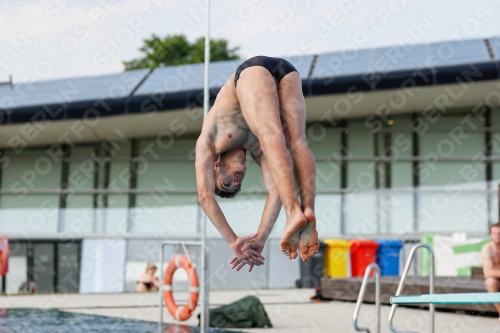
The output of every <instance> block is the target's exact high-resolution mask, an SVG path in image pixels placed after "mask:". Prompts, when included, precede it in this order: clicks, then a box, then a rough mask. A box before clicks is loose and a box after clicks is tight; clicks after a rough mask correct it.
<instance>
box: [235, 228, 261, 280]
mask: <svg viewBox="0 0 500 333" xmlns="http://www.w3.org/2000/svg"><path fill="white" fill-rule="evenodd" d="M256 237H257V234H254V235H250V236H246V237H241V238H236V240H234V241H233V242H232V243H231V244H229V246H230V247H231V250H233V253H234V255H235V256H234V257H233V258H232V259H231V261H230V262H229V264H231V265H232V267H231V268H235V267H236V266H238V265H241V264H243V265H241V267H243V266H244V264H248V265H250V266H251V267H250V271H251V268H252V267H253V266H260V265H263V264H264V260H265V258H264V256H263V255H262V254H260V252H262V249H260V252H259V251H257V249H258V248H256V247H255V246H254V245H251V244H252V241H253V240H254V239H255V238H256ZM262 248H263V246H262ZM241 267H239V268H238V269H237V270H238V271H239V270H240V269H241Z"/></svg>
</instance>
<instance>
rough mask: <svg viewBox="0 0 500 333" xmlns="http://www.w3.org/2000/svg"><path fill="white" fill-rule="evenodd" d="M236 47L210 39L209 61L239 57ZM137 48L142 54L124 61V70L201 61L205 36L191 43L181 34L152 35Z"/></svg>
mask: <svg viewBox="0 0 500 333" xmlns="http://www.w3.org/2000/svg"><path fill="white" fill-rule="evenodd" d="M238 49H239V48H238V47H235V48H232V49H229V48H228V45H227V41H226V40H224V39H215V40H211V41H210V61H221V60H234V59H239V56H238V54H237V53H236V51H238ZM139 50H140V51H141V53H143V54H144V56H143V57H141V58H139V59H133V60H131V61H124V62H123V64H124V65H125V70H127V71H129V70H133V69H141V68H156V67H163V66H176V65H182V64H195V63H200V62H203V61H205V38H204V37H202V38H198V39H197V40H196V41H195V42H194V43H192V44H191V43H189V41H188V40H187V39H186V37H185V36H183V35H174V36H167V37H165V38H163V39H162V38H160V37H158V36H156V35H152V36H151V38H150V39H145V40H144V45H143V46H142V47H141V48H140V49H139Z"/></svg>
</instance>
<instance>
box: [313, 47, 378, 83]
mask: <svg viewBox="0 0 500 333" xmlns="http://www.w3.org/2000/svg"><path fill="white" fill-rule="evenodd" d="M372 52H373V50H371V49H364V50H346V51H340V52H332V53H324V54H320V55H319V56H318V58H317V59H316V65H315V66H314V71H313V74H312V77H315V78H319V77H332V76H349V75H355V74H363V73H368V72H370V70H371V60H372Z"/></svg>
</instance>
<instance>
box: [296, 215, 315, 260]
mask: <svg viewBox="0 0 500 333" xmlns="http://www.w3.org/2000/svg"><path fill="white" fill-rule="evenodd" d="M304 215H305V216H306V219H307V226H306V227H305V228H304V230H302V232H301V233H300V235H299V250H300V258H301V259H302V260H303V261H308V260H309V259H310V258H311V257H312V256H313V255H314V254H315V253H316V252H318V249H319V242H318V232H317V231H316V217H315V216H314V213H313V211H312V209H310V208H306V209H305V210H304Z"/></svg>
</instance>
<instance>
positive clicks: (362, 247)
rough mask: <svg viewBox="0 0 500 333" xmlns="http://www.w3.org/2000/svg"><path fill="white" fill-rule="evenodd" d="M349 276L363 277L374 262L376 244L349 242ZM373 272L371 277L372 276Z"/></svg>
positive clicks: (359, 240) (363, 241) (368, 241)
mask: <svg viewBox="0 0 500 333" xmlns="http://www.w3.org/2000/svg"><path fill="white" fill-rule="evenodd" d="M350 243H351V249H350V253H351V275H352V276H364V275H365V270H366V267H368V265H370V264H373V263H374V262H375V261H376V255H377V248H378V243H377V242H374V241H372V240H362V239H356V240H351V241H350ZM373 274H374V273H373V271H372V273H371V276H373Z"/></svg>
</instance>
